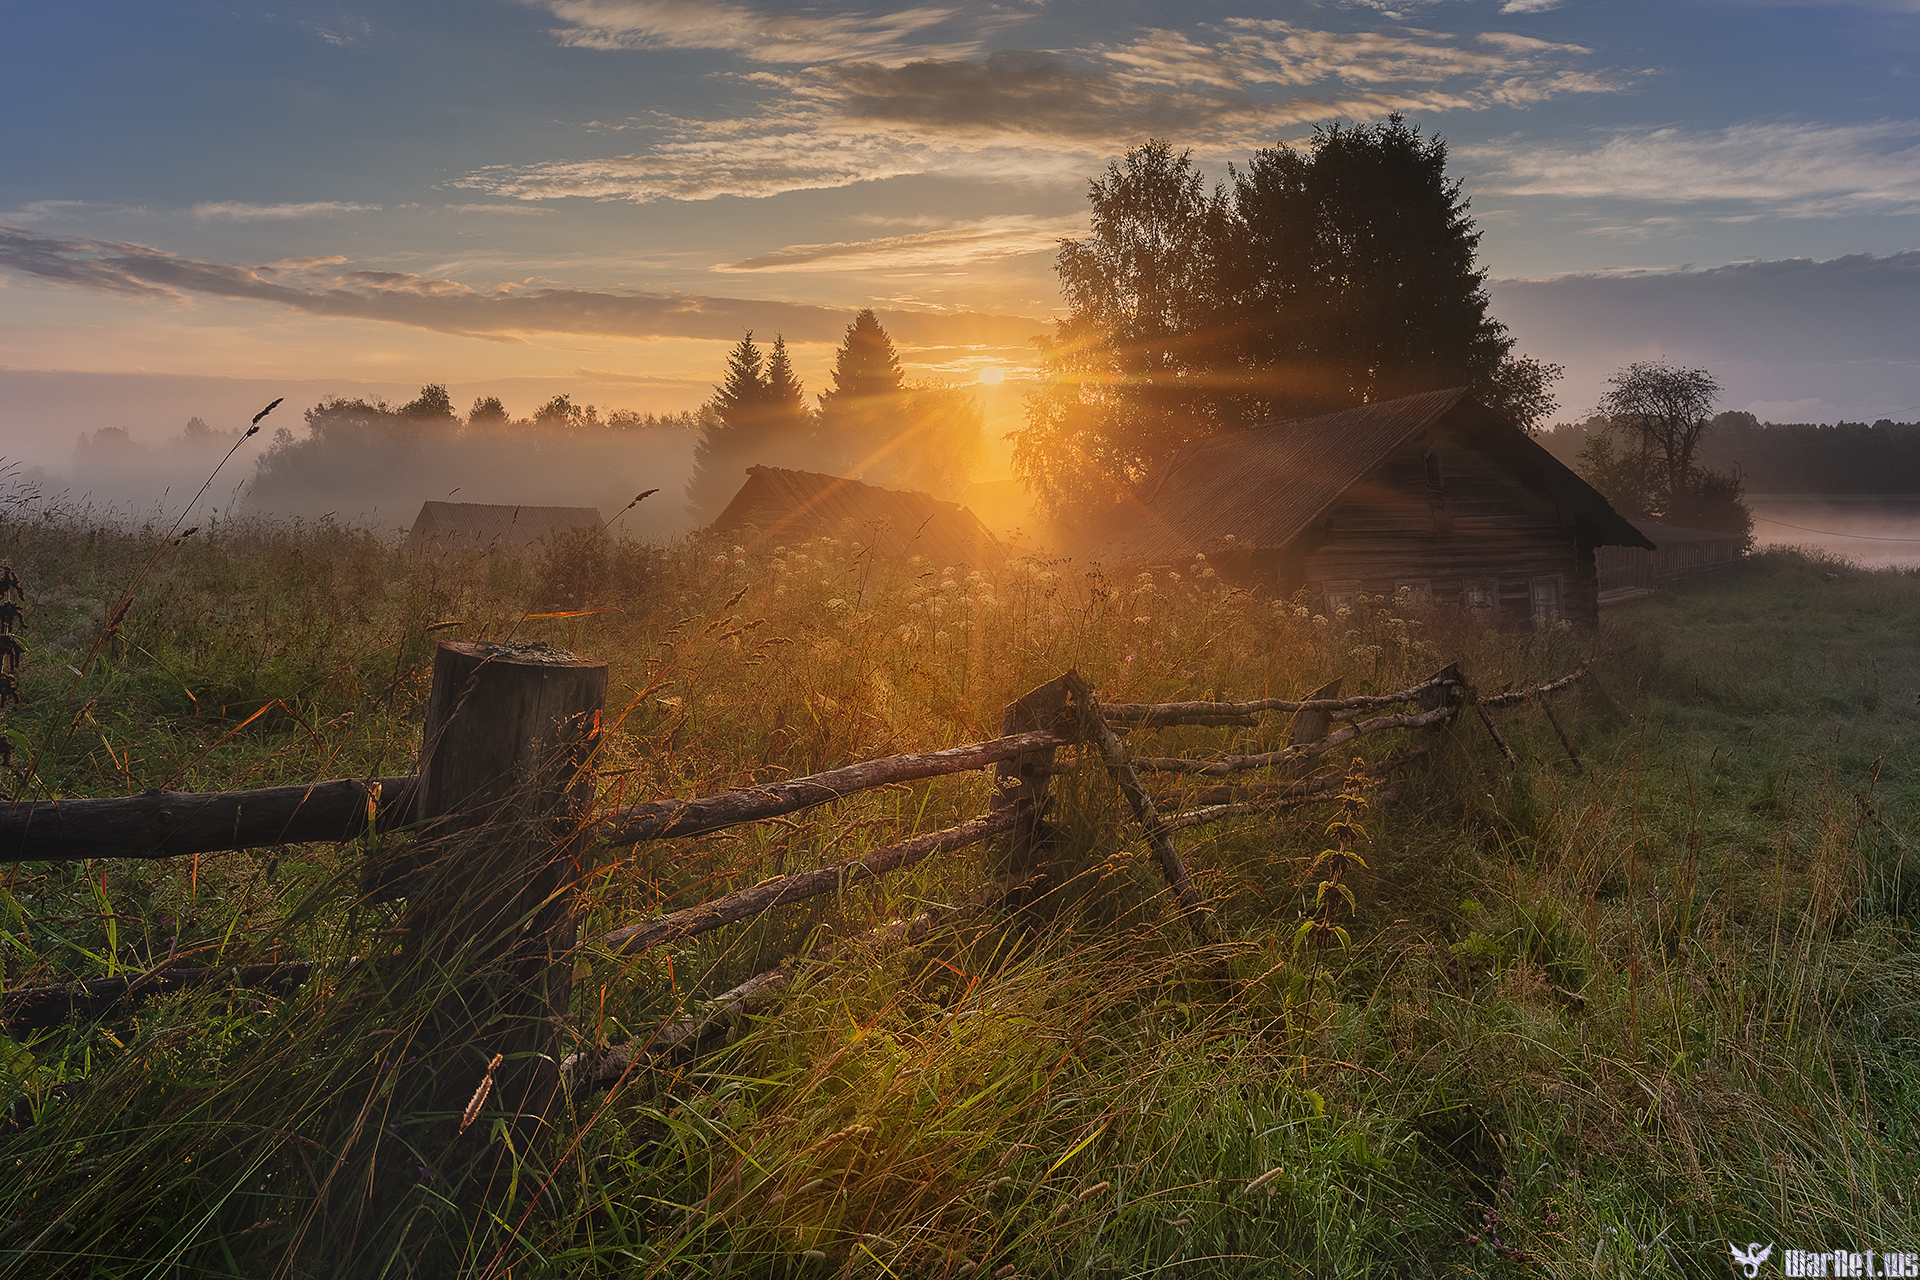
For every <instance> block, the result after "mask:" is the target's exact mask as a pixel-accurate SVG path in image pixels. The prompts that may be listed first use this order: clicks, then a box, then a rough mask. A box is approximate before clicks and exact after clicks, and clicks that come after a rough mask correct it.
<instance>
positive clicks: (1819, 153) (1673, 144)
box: [1457, 120, 1920, 218]
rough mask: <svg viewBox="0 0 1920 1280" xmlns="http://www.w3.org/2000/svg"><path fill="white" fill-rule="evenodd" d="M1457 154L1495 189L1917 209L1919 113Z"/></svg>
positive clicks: (1806, 207)
mask: <svg viewBox="0 0 1920 1280" xmlns="http://www.w3.org/2000/svg"><path fill="white" fill-rule="evenodd" d="M1457 154H1458V155H1459V156H1460V157H1461V158H1462V159H1464V160H1466V161H1467V162H1468V163H1470V164H1473V165H1476V166H1478V167H1479V168H1480V169H1481V170H1482V172H1483V174H1484V175H1485V177H1484V180H1483V182H1482V184H1481V185H1480V188H1479V189H1480V190H1483V191H1487V192H1489V193H1493V194H1500V195H1532V196H1559V197H1563V198H1568V199H1578V200H1596V199H1603V200H1646V201H1655V202H1659V203H1662V204H1709V203H1722V204H1731V205H1736V206H1738V205H1747V206H1751V207H1754V208H1758V209H1762V210H1765V211H1767V212H1770V213H1775V214H1781V215H1785V216H1788V217H1800V218H1811V217H1826V216H1835V215H1840V214H1857V213H1912V212H1915V211H1917V210H1920V121H1913V120H1890V121H1879V122H1875V123H1869V124H1858V125H1815V124H1791V123H1780V124H1744V125H1735V126H1732V127H1730V128H1726V129H1714V130H1705V131H1700V132H1688V131H1686V130H1683V129H1679V128H1662V129H1651V130H1642V131H1638V132H1624V131H1623V132H1619V133H1616V134H1614V135H1613V136H1612V137H1609V138H1607V139H1606V140H1605V141H1603V142H1600V143H1598V144H1597V145H1594V146H1590V147H1585V148H1569V147H1553V146H1540V145H1537V144H1531V143H1520V142H1513V143H1491V144H1485V145H1481V146H1473V147H1463V148H1460V149H1459V150H1458V152H1457Z"/></svg>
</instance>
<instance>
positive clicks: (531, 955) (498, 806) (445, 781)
mask: <svg viewBox="0 0 1920 1280" xmlns="http://www.w3.org/2000/svg"><path fill="white" fill-rule="evenodd" d="M606 689H607V668H606V665H605V664H604V663H601V662H596V661H593V660H591V659H585V658H576V657H575V656H574V655H572V654H570V653H567V652H565V651H564V650H560V649H554V648H551V647H549V646H547V645H544V644H489V643H471V642H460V641H450V642H445V643H442V644H441V645H440V648H439V651H438V652H437V653H436V654H435V655H434V664H433V688H432V692H431V693H430V694H429V696H428V699H427V715H426V724H425V728H424V735H423V737H422V747H421V756H422V759H421V767H420V784H419V789H418V792H417V793H416V794H417V799H416V811H415V817H416V820H421V821H430V822H431V824H432V825H431V826H430V827H428V828H427V830H426V833H425V834H424V835H423V838H422V840H423V844H425V845H426V848H425V850H424V858H423V860H424V862H425V871H424V874H423V876H422V885H421V887H420V889H419V890H418V891H417V892H416V893H415V894H414V895H413V896H412V897H411V898H410V900H409V902H408V906H407V910H406V913H405V914H404V916H403V917H402V918H401V927H402V932H403V936H404V941H403V942H402V944H401V954H400V957H399V962H400V963H399V968H398V970H397V972H396V974H395V977H396V980H397V982H399V983H408V984H419V987H420V988H423V989H424V991H426V992H430V993H431V995H432V997H433V1005H432V1008H431V1010H429V1011H424V1015H423V1016H424V1021H418V1022H415V1023H414V1025H415V1026H416V1027H417V1028H418V1029H417V1030H416V1031H415V1032H414V1033H413V1035H412V1037H411V1042H410V1043H409V1042H407V1041H399V1042H395V1045H394V1049H395V1052H394V1054H393V1058H394V1064H395V1065H394V1067H393V1068H392V1069H393V1070H395V1071H396V1072H397V1073H398V1075H399V1079H398V1080H397V1081H396V1087H395V1089H394V1092H393V1095H392V1096H393V1098H394V1103H393V1104H390V1105H392V1106H394V1107H395V1108H396V1109H398V1110H399V1111H400V1115H399V1118H398V1119H399V1125H400V1128H399V1130H398V1132H400V1133H401V1134H402V1136H403V1137H404V1138H405V1139H406V1141H407V1143H408V1147H409V1148H410V1149H411V1151H413V1152H415V1153H418V1155H417V1161H416V1158H414V1157H407V1158H402V1155H401V1153H398V1152H389V1153H385V1154H383V1155H380V1156H377V1157H375V1158H374V1164H375V1168H374V1169H373V1170H370V1171H369V1173H368V1175H367V1179H368V1180H367V1181H366V1182H365V1183H363V1184H362V1185H363V1186H364V1187H365V1188H366V1194H367V1195H368V1196H369V1198H370V1199H371V1200H372V1202H373V1203H372V1204H370V1205H369V1206H368V1207H369V1208H371V1209H372V1210H373V1212H374V1218H375V1222H373V1223H371V1224H369V1225H372V1226H373V1227H374V1230H372V1231H370V1232H369V1231H365V1230H356V1231H355V1232H354V1233H353V1235H354V1236H355V1237H356V1240H355V1248H354V1249H353V1250H352V1251H351V1254H352V1256H358V1255H359V1254H360V1253H361V1252H362V1251H363V1250H390V1249H392V1248H394V1247H395V1241H396V1236H395V1235H394V1234H393V1233H395V1232H398V1233H400V1235H401V1236H403V1237H405V1236H409V1235H410V1234H411V1233H412V1232H413V1231H415V1230H417V1227H410V1226H409V1225H408V1221H407V1220H408V1219H409V1218H410V1215H411V1211H410V1210H408V1209H407V1203H408V1200H409V1197H410V1196H413V1195H417V1190H415V1189H414V1188H410V1187H408V1186H407V1185H406V1184H407V1183H408V1182H410V1181H419V1180H427V1179H430V1180H431V1182H432V1185H433V1189H434V1191H435V1193H436V1194H437V1195H440V1196H444V1197H447V1198H448V1199H451V1200H453V1201H454V1202H455V1203H459V1202H460V1201H461V1200H463V1199H465V1198H466V1197H467V1196H468V1195H471V1194H475V1193H477V1191H478V1189H480V1188H482V1187H483V1186H484V1184H485V1183H486V1182H492V1183H495V1184H496V1185H499V1184H500V1183H501V1182H503V1181H504V1174H505V1173H506V1172H507V1171H508V1170H510V1169H511V1168H512V1160H513V1156H512V1155H511V1154H510V1153H509V1152H508V1150H507V1148H506V1146H505V1145H504V1144H503V1143H501V1142H499V1141H498V1140H497V1137H496V1134H495V1127H494V1121H496V1120H497V1119H499V1118H501V1116H502V1114H503V1113H504V1114H505V1116H506V1117H508V1123H509V1126H510V1127H509V1130H508V1133H509V1136H510V1137H511V1139H512V1142H513V1147H514V1151H515V1152H517V1153H518V1154H519V1155H520V1156H522V1157H524V1156H525V1155H526V1154H527V1153H528V1152H529V1151H531V1150H537V1149H538V1146H539V1144H540V1139H541V1136H542V1131H543V1130H544V1128H545V1122H544V1117H545V1115H546V1113H547V1111H548V1109H549V1108H550V1107H551V1106H552V1105H554V1104H555V1102H556V1094H557V1091H558V1084H559V1063H560V1060H561V1058H562V1057H564V1056H565V1053H564V1051H563V1048H562V1042H561V1036H562V1030H563V1027H562V1023H563V1020H564V1019H565V1017H566V1015H567V1011H568V1001H569V997H570V995H571V990H572V981H573V963H574V959H575V957H574V955H573V950H574V942H575V932H576V922H575V919H574V912H573V894H574V889H575V886H576V885H577V884H578V882H579V881H580V879H581V877H582V875H583V874H584V872H585V870H586V867H585V857H586V852H587V849H588V847H589V841H588V839H587V837H586V834H585V831H586V825H587V820H588V815H589V809H590V806H591V805H592V802H593V793H594V785H593V782H594V779H593V769H592V759H593V753H594V750H595V748H596V747H597V746H598V744H599V737H600V713H601V710H602V708H603V707H604V705H605V701H606ZM495 1055H499V1061H498V1063H497V1065H495V1066H491V1067H490V1065H489V1064H491V1063H494V1061H495ZM483 1080H484V1081H490V1084H489V1086H488V1087H487V1089H486V1090H485V1091H484V1092H483V1091H482V1090H481V1088H480V1086H481V1083H482V1081H483ZM476 1104H478V1105H476ZM463 1113H467V1114H465V1115H463ZM463 1121H464V1122H463ZM435 1161H437V1162H438V1163H437V1164H436V1163H435ZM416 1163H418V1165H419V1168H418V1171H417V1172H416V1170H415V1168H414V1167H413V1166H414V1165H415V1164H416ZM396 1166H402V1167H401V1168H400V1170H399V1173H398V1174H397V1175H396V1174H395V1172H394V1170H395V1167H396ZM483 1180H484V1181H483ZM535 1185H537V1183H536V1184H535ZM348 1191H349V1194H350V1195H351V1194H352V1191H351V1188H349V1189H348ZM343 1207H344V1206H343ZM429 1252H430V1253H432V1252H433V1250H432V1249H429ZM420 1265H421V1268H422V1269H423V1271H424V1272H425V1273H431V1274H453V1270H452V1269H451V1268H452V1266H453V1264H451V1263H448V1262H445V1261H443V1260H439V1259H437V1258H428V1257H426V1256H424V1255H423V1256H422V1258H421V1263H420Z"/></svg>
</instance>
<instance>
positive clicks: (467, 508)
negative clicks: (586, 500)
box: [407, 502, 602, 551]
mask: <svg viewBox="0 0 1920 1280" xmlns="http://www.w3.org/2000/svg"><path fill="white" fill-rule="evenodd" d="M601 524H602V521H601V519H600V513H599V511H597V510H595V509H594V508H592V507H523V506H515V505H512V504H509V503H495V502H423V503H421V504H420V514H419V515H418V516H415V517H414V521H413V532H412V534H411V535H409V537H408V539H407V545H408V547H410V548H411V549H413V550H416V551H417V550H419V549H420V548H422V547H426V546H430V545H438V546H441V547H455V546H460V547H495V546H505V547H531V546H533V545H534V544H535V543H537V542H539V541H540V540H541V539H542V538H548V537H551V536H553V535H554V534H556V533H562V532H565V531H566V530H568V529H580V528H594V529H598V528H599V527H601Z"/></svg>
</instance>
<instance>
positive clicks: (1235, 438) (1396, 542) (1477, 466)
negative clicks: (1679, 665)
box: [1083, 388, 1653, 625]
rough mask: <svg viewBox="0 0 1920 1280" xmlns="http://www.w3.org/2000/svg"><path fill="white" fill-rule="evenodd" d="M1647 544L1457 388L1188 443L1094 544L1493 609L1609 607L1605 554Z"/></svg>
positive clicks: (1118, 559) (1274, 582) (1341, 590)
mask: <svg viewBox="0 0 1920 1280" xmlns="http://www.w3.org/2000/svg"><path fill="white" fill-rule="evenodd" d="M1602 546H1629V547H1644V548H1647V549H1648V550H1651V549H1652V548H1653V543H1652V542H1650V541H1648V539H1647V538H1646V536H1645V535H1644V534H1642V533H1641V532H1640V531H1639V530H1638V529H1636V528H1634V526H1633V525H1631V524H1629V523H1628V522H1627V521H1626V520H1625V519H1623V518H1622V517H1621V516H1620V515H1619V514H1618V513H1617V512H1615V511H1614V509H1613V508H1612V507H1611V506H1610V505H1609V504H1608V503H1607V500H1606V499H1605V498H1603V497H1601V496H1600V494H1599V492H1598V491H1596V490H1595V489H1594V488H1593V487H1592V486H1591V485H1589V484H1588V483H1587V482H1586V481H1584V480H1582V479H1581V478H1580V477H1579V476H1577V475H1575V474H1574V473H1573V472H1572V471H1570V470H1568V469H1567V467H1566V466H1565V465H1564V464H1562V463H1561V462H1560V461H1558V460H1557V459H1556V458H1554V456H1553V455H1552V454H1550V453H1548V452H1547V451H1546V450H1545V449H1544V448H1542V447H1541V446H1540V445H1538V444H1537V443H1535V442H1534V441H1533V439H1532V438H1530V437H1529V436H1528V435H1527V434H1526V433H1525V432H1524V431H1522V430H1520V429H1519V428H1518V427H1516V426H1515V425H1514V424H1513V423H1512V422H1511V421H1509V420H1507V419H1506V418H1504V417H1501V416H1500V415H1499V414H1496V413H1494V412H1493V411H1492V410H1490V409H1488V408H1486V407H1485V406H1484V405H1482V404H1480V403H1479V402H1478V401H1476V400H1474V399H1473V398H1472V397H1470V396H1469V395H1468V394H1467V393H1466V391H1464V390H1462V389H1457V388H1456V389H1454V390H1450V391H1430V392H1425V393H1423V394H1420V395H1414V396H1407V397H1404V398H1402V399H1399V400H1384V401H1380V402H1378V403H1375V404H1368V405H1362V406H1360V407H1359V408H1356V409H1347V410H1343V411H1342V412H1339V413H1330V414H1326V415H1324V416H1321V417H1317V418H1304V419H1297V420H1294V421H1290V422H1280V423H1274V424H1271V425H1268V426H1261V427H1254V428H1251V429H1248V430H1245V431H1235V432H1229V433H1226V434H1223V435H1219V436H1215V437H1213V438H1211V439H1207V440H1201V441H1196V442H1194V443H1192V444H1189V445H1187V446H1186V447H1185V448H1183V449H1181V450H1180V451H1179V452H1178V453H1177V454H1175V455H1174V456H1173V457H1172V458H1171V459H1169V460H1168V461H1167V463H1166V464H1165V465H1163V466H1162V467H1160V468H1159V470H1157V471H1156V472H1155V473H1154V474H1153V475H1151V476H1150V477H1149V478H1148V479H1147V481H1146V483H1145V484H1144V485H1142V486H1141V488H1140V489H1139V491H1138V492H1137V493H1136V494H1135V495H1134V496H1133V497H1132V498H1130V499H1129V500H1127V501H1125V502H1123V503H1121V504H1120V505H1119V506H1117V507H1116V508H1114V509H1113V510H1112V511H1110V512H1108V513H1107V514H1106V515H1105V516H1103V517H1102V518H1101V519H1100V520H1099V521H1098V522H1097V523H1096V525H1095V526H1094V528H1093V530H1092V531H1091V533H1090V535H1089V537H1088V538H1087V540H1086V542H1085V544H1084V546H1083V550H1084V551H1085V552H1086V553H1087V555H1088V556H1089V558H1091V559H1094V560H1098V561H1102V562H1104V563H1107V564H1111V565H1117V566H1132V565H1139V566H1147V565H1153V564H1163V563H1174V562H1178V561H1182V560H1186V559H1190V558H1191V557H1193V556H1194V555H1195V554H1196V553H1205V554H1206V555H1207V556H1208V557H1209V558H1210V559H1212V560H1215V561H1218V562H1219V563H1220V568H1221V569H1222V571H1223V572H1229V573H1235V574H1237V575H1240V576H1246V577H1252V578H1255V579H1257V580H1258V581H1260V582H1262V583H1264V584H1266V585H1267V586H1269V587H1272V588H1277V589H1279V590H1281V591H1283V592H1289V593H1291V592H1293V591H1296V590H1298V589H1300V588H1302V587H1304V588H1306V589H1308V590H1309V591H1311V592H1312V593H1313V594H1314V595H1315V596H1316V597H1318V602H1319V603H1320V605H1321V606H1322V607H1324V608H1325V609H1326V610H1327V611H1328V612H1329V613H1331V612H1332V611H1333V610H1335V609H1338V608H1340V607H1341V606H1343V605H1348V604H1351V603H1352V601H1353V597H1354V595H1355V594H1356V593H1357V592H1362V591H1364V592H1367V593H1370V594H1380V595H1392V594H1394V593H1395V592H1398V591H1402V590H1404V591H1406V592H1407V593H1408V595H1409V596H1410V597H1411V598H1412V599H1413V600H1415V601H1416V602H1426V603H1431V604H1435V605H1451V606H1457V607H1460V608H1464V609H1466V610H1467V611H1468V612H1470V613H1473V614H1477V615H1480V616H1482V617H1485V618H1487V619H1488V620H1490V621H1496V620H1497V621H1507V622H1525V621H1527V620H1529V619H1531V620H1534V621H1536V622H1539V623H1551V622H1557V621H1560V620H1562V619H1569V620H1572V621H1574V622H1578V623H1585V624H1588V625H1592V624H1593V623H1595V622H1597V621H1598V618H1599V604H1598V591H1597V584H1596V577H1595V570H1594V551H1595V549H1596V548H1598V547H1602Z"/></svg>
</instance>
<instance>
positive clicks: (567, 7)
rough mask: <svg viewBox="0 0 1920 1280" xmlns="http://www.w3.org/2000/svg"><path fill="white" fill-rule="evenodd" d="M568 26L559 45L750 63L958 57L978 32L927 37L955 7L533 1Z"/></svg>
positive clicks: (974, 48)
mask: <svg viewBox="0 0 1920 1280" xmlns="http://www.w3.org/2000/svg"><path fill="white" fill-rule="evenodd" d="M530 2H531V3H535V4H538V5H539V6H540V7H542V8H544V9H547V10H548V11H550V12H551V13H552V14H553V15H554V17H556V18H558V19H559V20H560V21H561V22H562V23H564V24H565V25H564V26H562V27H561V28H560V30H559V32H558V34H559V37H560V39H561V41H562V43H564V44H569V45H573V46H575V47H578V48H588V49H721V50H726V51H729V52H732V53H737V54H739V55H741V56H742V57H744V58H748V59H750V60H752V61H754V62H777V63H802V64H805V63H820V62H844V61H848V60H850V59H858V60H862V61H880V62H905V61H911V60H913V59H916V58H959V57H966V56H968V55H970V54H973V53H976V52H978V51H979V49H980V44H979V40H978V38H977V37H963V38H960V39H958V40H949V41H932V42H929V41H925V40H923V39H922V38H921V37H922V36H923V35H924V34H925V33H926V32H927V31H929V30H930V29H931V28H935V27H939V26H942V25H944V24H946V23H948V22H950V21H951V20H952V19H953V18H955V17H956V16H957V15H959V14H960V13H962V12H963V11H962V10H960V9H955V8H924V7H923V8H912V9H902V10H898V11H896V12H892V13H885V12H883V13H853V14H818V13H804V14H800V13H772V12H768V11H767V10H765V9H759V8H754V7H751V6H748V5H739V4H726V3H722V2H721V0H530Z"/></svg>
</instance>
